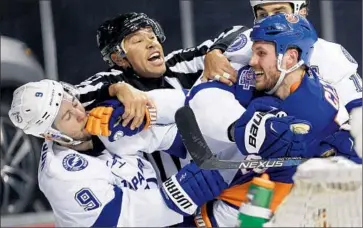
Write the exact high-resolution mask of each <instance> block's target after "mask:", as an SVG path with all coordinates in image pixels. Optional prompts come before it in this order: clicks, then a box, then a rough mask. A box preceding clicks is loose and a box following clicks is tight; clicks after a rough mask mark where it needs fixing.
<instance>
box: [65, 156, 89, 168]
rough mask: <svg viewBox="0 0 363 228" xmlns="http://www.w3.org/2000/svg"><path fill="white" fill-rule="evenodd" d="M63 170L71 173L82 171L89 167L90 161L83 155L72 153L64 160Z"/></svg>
mask: <svg viewBox="0 0 363 228" xmlns="http://www.w3.org/2000/svg"><path fill="white" fill-rule="evenodd" d="M62 165H63V168H64V169H65V170H67V171H70V172H75V171H80V170H83V169H85V168H86V167H87V166H88V161H87V160H86V159H85V158H84V157H83V156H81V155H79V154H76V153H72V154H68V155H67V156H65V157H64V158H63V161H62Z"/></svg>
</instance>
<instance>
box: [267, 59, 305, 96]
mask: <svg viewBox="0 0 363 228" xmlns="http://www.w3.org/2000/svg"><path fill="white" fill-rule="evenodd" d="M283 56H284V55H283V54H279V55H278V57H277V69H278V70H279V71H280V72H281V73H280V77H279V80H277V82H276V84H275V86H274V87H273V88H272V89H271V90H269V91H267V92H266V93H267V94H269V95H272V94H274V93H275V92H276V90H277V89H278V88H279V87H280V85H281V83H282V81H283V80H284V78H285V76H286V75H287V74H288V73H291V72H293V71H295V70H296V69H298V68H299V67H300V66H302V65H303V64H304V60H300V61H299V62H298V63H296V64H295V65H294V66H292V67H291V68H290V69H287V70H285V69H282V57H283Z"/></svg>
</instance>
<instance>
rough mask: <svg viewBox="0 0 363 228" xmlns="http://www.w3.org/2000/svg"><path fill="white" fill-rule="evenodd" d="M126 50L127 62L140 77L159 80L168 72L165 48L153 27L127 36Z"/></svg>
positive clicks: (125, 41)
mask: <svg viewBox="0 0 363 228" xmlns="http://www.w3.org/2000/svg"><path fill="white" fill-rule="evenodd" d="M124 48H125V49H126V57H127V60H128V61H129V62H130V64H131V65H132V67H133V69H134V70H135V72H136V73H137V74H138V75H140V76H142V77H148V78H157V77H160V76H162V75H163V74H164V72H165V71H166V67H165V61H164V51H163V47H162V46H161V44H160V43H159V41H158V39H157V37H156V35H155V33H154V32H153V30H152V28H151V27H148V28H144V29H140V30H138V31H137V32H135V33H133V34H130V35H129V36H127V37H126V38H125V40H124Z"/></svg>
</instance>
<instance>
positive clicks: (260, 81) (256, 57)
mask: <svg viewBox="0 0 363 228" xmlns="http://www.w3.org/2000/svg"><path fill="white" fill-rule="evenodd" d="M250 65H251V66H252V68H253V69H254V71H255V74H256V89H257V90H260V91H268V90H271V89H272V88H273V87H274V86H275V84H276V82H277V80H278V78H279V76H280V71H278V70H277V57H276V51H275V45H274V44H273V43H270V42H264V41H258V42H254V44H253V45H252V57H251V59H250Z"/></svg>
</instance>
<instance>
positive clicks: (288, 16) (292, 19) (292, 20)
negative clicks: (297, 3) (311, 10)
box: [285, 14, 300, 24]
mask: <svg viewBox="0 0 363 228" xmlns="http://www.w3.org/2000/svg"><path fill="white" fill-rule="evenodd" d="M285 18H286V20H287V21H288V22H290V23H292V24H295V23H298V22H299V20H300V19H299V17H298V16H296V15H295V14H285Z"/></svg>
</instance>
